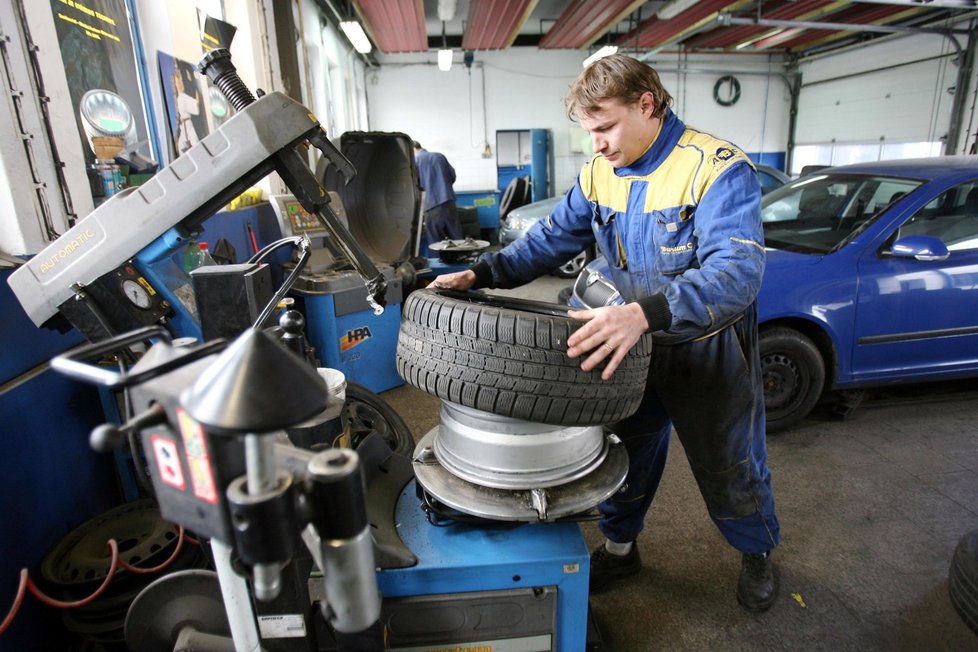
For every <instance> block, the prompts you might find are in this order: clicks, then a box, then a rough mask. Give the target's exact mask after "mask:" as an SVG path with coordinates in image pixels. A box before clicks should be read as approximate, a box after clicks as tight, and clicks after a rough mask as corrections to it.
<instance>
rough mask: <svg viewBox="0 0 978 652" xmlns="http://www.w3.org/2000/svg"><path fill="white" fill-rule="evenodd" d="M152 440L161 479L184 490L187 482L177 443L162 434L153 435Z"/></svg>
mask: <svg viewBox="0 0 978 652" xmlns="http://www.w3.org/2000/svg"><path fill="white" fill-rule="evenodd" d="M150 440H151V441H152V442H153V455H154V456H155V457H156V467H157V468H158V469H159V472H160V480H161V481H163V482H164V483H166V484H168V485H170V486H171V487H176V488H177V489H179V490H180V491H183V490H184V488H186V486H187V483H186V481H185V480H184V477H183V467H181V466H180V454H179V453H178V451H177V443H176V442H175V441H173V440H172V439H167V438H165V437H161V436H160V435H152V436H151V437H150Z"/></svg>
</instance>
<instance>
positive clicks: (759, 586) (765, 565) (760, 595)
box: [737, 552, 776, 612]
mask: <svg viewBox="0 0 978 652" xmlns="http://www.w3.org/2000/svg"><path fill="white" fill-rule="evenodd" d="M775 594H776V587H775V584H774V566H773V565H772V564H771V553H770V552H766V553H764V554H752V553H749V552H745V553H744V558H743V561H742V562H741V568H740V581H739V582H738V583H737V602H739V603H740V604H741V606H743V607H744V609H746V610H747V611H754V612H760V611H767V610H768V608H770V606H771V604H772V603H773V602H774V596H775Z"/></svg>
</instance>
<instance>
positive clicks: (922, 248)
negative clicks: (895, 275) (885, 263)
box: [890, 235, 951, 262]
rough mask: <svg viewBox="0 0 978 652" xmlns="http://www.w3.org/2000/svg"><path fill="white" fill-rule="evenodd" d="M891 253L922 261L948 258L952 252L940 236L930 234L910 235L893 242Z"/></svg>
mask: <svg viewBox="0 0 978 652" xmlns="http://www.w3.org/2000/svg"><path fill="white" fill-rule="evenodd" d="M890 253H891V254H892V255H893V256H895V257H896V258H913V259H914V260H920V261H925V262H929V261H936V260H947V259H948V257H949V256H950V255H951V252H949V251H948V250H947V245H946V244H944V241H943V240H941V239H940V238H935V237H934V236H930V235H908V236H907V237H905V238H900V239H899V240H897V241H896V242H894V243H893V246H892V247H891V248H890Z"/></svg>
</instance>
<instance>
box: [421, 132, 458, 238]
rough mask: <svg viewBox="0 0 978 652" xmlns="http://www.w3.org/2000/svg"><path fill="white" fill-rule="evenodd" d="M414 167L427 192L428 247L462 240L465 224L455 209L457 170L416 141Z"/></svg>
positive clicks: (425, 195) (437, 154)
mask: <svg viewBox="0 0 978 652" xmlns="http://www.w3.org/2000/svg"><path fill="white" fill-rule="evenodd" d="M411 143H412V145H413V146H414V164H415V165H416V166H417V168H418V182H419V183H420V184H421V189H422V190H424V220H425V224H426V228H427V232H428V243H429V244H432V243H435V242H441V241H442V240H445V239H451V240H461V239H462V223H461V222H460V221H459V219H458V209H457V208H456V206H455V190H454V188H452V184H453V183H455V168H453V167H452V164H451V163H449V162H448V159H447V158H445V155H444V154H439V153H438V152H429V151H428V150H426V149H425V148H424V147H422V146H421V144H420V143H419V142H418V141H416V140H414V141H411Z"/></svg>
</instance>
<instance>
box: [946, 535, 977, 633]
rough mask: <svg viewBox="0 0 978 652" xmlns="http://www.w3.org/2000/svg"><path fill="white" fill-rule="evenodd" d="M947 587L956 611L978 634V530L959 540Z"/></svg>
mask: <svg viewBox="0 0 978 652" xmlns="http://www.w3.org/2000/svg"><path fill="white" fill-rule="evenodd" d="M947 589H948V595H949V596H950V598H951V604H952V605H954V609H955V611H957V612H958V615H959V616H961V619H962V620H964V622H965V624H966V625H967V626H968V627H969V628H971V631H973V632H974V633H975V634H978V530H972V531H971V532H969V533H968V534H966V535H964V536H963V537H962V538H961V540H960V541H959V542H958V545H957V548H955V550H954V557H952V558H951V570H950V573H949V574H948V583H947Z"/></svg>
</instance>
